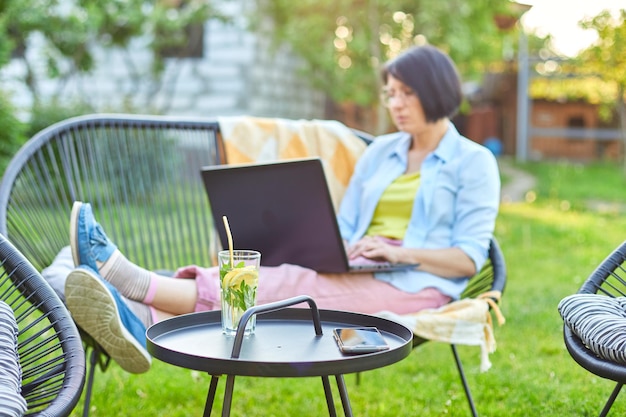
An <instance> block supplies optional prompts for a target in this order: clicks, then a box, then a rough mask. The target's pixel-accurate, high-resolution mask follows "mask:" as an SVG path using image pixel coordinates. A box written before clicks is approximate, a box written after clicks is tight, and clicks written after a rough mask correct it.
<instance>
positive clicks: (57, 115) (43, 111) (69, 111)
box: [26, 99, 93, 137]
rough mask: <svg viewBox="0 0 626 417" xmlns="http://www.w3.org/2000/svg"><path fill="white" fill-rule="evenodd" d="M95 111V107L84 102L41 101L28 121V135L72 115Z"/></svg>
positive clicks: (34, 107) (33, 109)
mask: <svg viewBox="0 0 626 417" xmlns="http://www.w3.org/2000/svg"><path fill="white" fill-rule="evenodd" d="M88 113H93V109H92V108H91V107H90V106H89V105H88V104H87V103H82V102H65V101H64V102H60V101H59V100H57V99H53V100H50V101H46V102H44V101H39V102H37V103H36V104H35V106H33V108H32V111H31V116H30V121H29V123H28V130H27V131H26V135H27V137H32V136H34V135H35V134H36V133H38V132H40V131H42V130H43V129H45V128H47V127H49V126H51V125H53V124H55V123H57V122H60V121H62V120H65V119H69V118H70V117H75V116H81V115H84V114H88Z"/></svg>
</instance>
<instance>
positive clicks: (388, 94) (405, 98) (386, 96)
mask: <svg viewBox="0 0 626 417" xmlns="http://www.w3.org/2000/svg"><path fill="white" fill-rule="evenodd" d="M416 98H417V95H416V94H415V91H413V90H406V91H403V90H400V91H394V90H385V89H383V90H382V91H381V93H380V102H381V103H382V105H383V106H385V107H389V106H390V105H391V104H392V102H394V101H395V102H399V100H400V101H402V103H404V104H407V103H410V102H411V101H412V100H415V99H416Z"/></svg>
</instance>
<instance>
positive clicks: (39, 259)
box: [0, 114, 223, 417]
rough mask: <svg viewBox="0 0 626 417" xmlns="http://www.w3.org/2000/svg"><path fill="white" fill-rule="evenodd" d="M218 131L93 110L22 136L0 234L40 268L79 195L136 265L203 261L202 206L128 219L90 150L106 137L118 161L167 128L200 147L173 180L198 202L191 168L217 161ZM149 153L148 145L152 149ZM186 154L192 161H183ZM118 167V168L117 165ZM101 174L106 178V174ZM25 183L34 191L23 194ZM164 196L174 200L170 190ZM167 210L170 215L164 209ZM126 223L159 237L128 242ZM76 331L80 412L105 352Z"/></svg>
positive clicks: (59, 243)
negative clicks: (83, 369)
mask: <svg viewBox="0 0 626 417" xmlns="http://www.w3.org/2000/svg"><path fill="white" fill-rule="evenodd" d="M218 131H219V125H218V123H217V122H216V121H215V120H212V119H203V118H175V117H167V116H147V115H125V114H94V115H86V116H80V117H75V118H71V119H67V120H64V121H61V122H59V123H56V124H54V125H52V126H50V127H48V128H46V129H44V130H42V131H41V132H39V133H38V134H36V135H35V136H33V137H32V138H31V139H30V140H29V141H28V142H26V143H25V144H24V145H23V146H22V147H21V148H20V150H19V151H18V152H17V153H16V155H15V156H14V157H13V158H12V160H11V161H10V163H9V165H8V166H7V168H6V170H5V172H4V175H3V177H2V181H1V182H0V234H3V235H4V236H7V238H9V239H11V242H12V243H13V244H14V245H15V246H16V247H17V248H18V249H19V250H20V251H21V252H22V253H24V254H25V256H27V257H28V259H29V260H30V261H31V262H32V264H33V265H34V266H35V268H36V269H37V270H39V271H42V270H43V269H44V268H45V267H47V266H49V265H50V264H51V263H52V261H53V260H54V258H55V256H56V255H57V254H58V253H59V251H60V250H61V249H62V248H63V247H64V246H67V245H68V244H69V213H70V211H71V207H72V204H73V202H74V201H76V200H81V201H87V202H90V203H91V204H92V206H93V207H94V210H95V211H96V213H97V215H98V216H99V219H100V221H101V223H102V224H103V225H104V227H105V229H106V230H107V233H108V234H109V236H110V237H112V239H113V240H114V241H115V242H116V244H117V245H118V247H119V248H120V249H121V250H122V251H123V252H124V253H125V254H126V255H127V256H129V257H130V258H131V259H138V258H141V259H143V260H144V261H143V262H142V264H143V265H145V266H146V267H147V268H149V269H155V270H168V271H173V270H175V269H176V268H178V267H180V266H181V265H186V264H190V263H198V264H207V265H208V264H210V263H211V256H210V253H213V252H215V248H214V247H213V245H214V244H215V241H216V239H215V235H214V233H213V231H212V230H211V229H212V228H211V226H210V222H211V220H210V218H209V217H210V216H206V215H205V213H202V212H199V213H193V214H189V215H188V216H186V217H184V216H183V215H177V214H178V212H181V210H177V209H176V208H175V206H174V205H172V206H170V209H169V210H168V211H166V212H163V211H162V210H161V211H160V212H156V210H154V211H153V212H150V210H153V207H150V205H149V204H146V208H145V211H146V212H145V213H144V214H145V215H143V216H137V217H139V218H132V217H131V216H130V213H129V211H128V210H127V209H126V208H127V204H128V201H129V200H130V199H132V198H133V197H134V196H133V195H132V193H129V192H126V193H125V194H124V195H121V196H119V197H120V198H118V199H115V198H114V196H112V195H110V192H108V190H107V189H104V188H102V187H99V186H98V185H99V184H98V182H99V180H100V179H101V178H102V177H103V175H102V166H103V165H101V164H105V163H107V161H104V162H103V161H101V158H106V156H103V155H95V154H96V151H95V149H96V148H97V146H103V145H102V144H103V141H104V142H106V143H108V142H110V144H109V145H107V146H109V147H110V149H111V152H114V153H115V155H114V156H112V155H108V156H109V157H110V158H112V159H114V160H121V159H122V158H124V157H125V156H126V154H127V153H128V151H127V149H128V148H127V147H128V146H129V144H130V141H131V140H133V141H134V140H137V141H146V140H148V141H150V142H149V143H150V144H151V147H152V144H154V147H157V146H165V145H164V143H165V142H166V141H167V140H170V136H172V135H174V136H176V138H177V139H179V140H180V141H182V142H184V143H185V144H188V143H191V142H193V146H197V147H201V149H200V151H196V152H191V153H190V154H189V155H188V154H186V155H185V156H184V158H185V161H184V163H187V165H188V166H184V167H183V168H185V169H187V170H194V171H193V172H190V173H187V175H188V176H190V177H193V178H192V180H189V181H188V180H187V178H183V179H182V180H181V181H183V180H184V182H185V183H189V191H188V194H194V195H195V196H197V199H196V197H194V201H193V203H194V204H196V205H202V206H206V201H205V200H206V197H205V195H204V193H203V186H202V184H201V179H200V176H199V175H198V174H197V172H199V169H200V167H201V165H203V164H218V163H221V162H222V161H223V150H222V149H221V145H220V138H219V133H218ZM185 146H188V145H185ZM117 147H119V148H120V149H117ZM165 149H166V150H167V148H165ZM194 149H195V148H194ZM152 152H156V151H155V150H154V149H152ZM161 154H163V156H164V157H163V159H167V157H168V156H169V155H168V154H167V152H166V151H161ZM187 159H192V161H191V162H188V161H187ZM138 162H144V161H129V162H127V164H128V165H130V164H131V163H133V164H135V165H136V166H140V165H141V164H140V163H138ZM159 162H163V161H159ZM166 163H169V161H166ZM164 165H165V163H164ZM168 167H169V171H168V172H163V173H160V175H161V181H172V180H171V178H172V177H173V176H174V175H173V174H174V173H173V172H172V171H174V170H175V169H177V167H174V165H166V168H168ZM124 168H125V167H124ZM195 169H197V172H196V171H195ZM49 172H52V175H50V173H49ZM122 174H126V172H124V171H122ZM140 174H141V175H146V176H147V175H148V173H147V172H144V171H140ZM176 174H178V172H176ZM194 174H195V175H194ZM150 175H152V174H150ZM108 176H111V175H110V174H109V175H108ZM104 177H105V178H104V179H108V178H106V177H107V175H104ZM146 180H147V178H145V177H143V178H141V181H136V182H139V183H143V182H145V181H146ZM29 187H31V188H33V189H36V190H39V191H41V193H38V194H36V195H31V194H32V193H31V194H29V191H28V188H29ZM172 188H175V189H176V190H177V193H178V194H180V193H182V192H183V191H181V188H183V187H182V186H181V184H180V182H179V183H177V185H174V186H172ZM24 189H26V191H24ZM44 191H46V192H45V193H44ZM184 192H187V191H184ZM188 194H185V198H188V197H187V195H188ZM115 197H118V196H115ZM171 200H175V197H172V199H171ZM40 207H45V210H47V211H50V212H53V213H55V217H54V218H43V217H40V216H41V214H40V211H41V210H40ZM171 213H174V215H173V216H171V215H170V214H171ZM170 217H171V218H172V219H170ZM183 217H184V218H183ZM166 218H167V219H168V220H171V222H170V223H171V224H173V225H170V227H169V228H165V227H162V225H161V224H159V223H158V222H159V221H161V220H158V219H166ZM181 224H187V225H188V226H189V225H193V226H189V227H187V229H193V235H192V236H185V235H184V232H183V231H181V228H178V227H177V226H179V225H181ZM132 227H135V228H136V230H138V232H137V233H136V235H138V236H159V237H160V239H159V240H160V241H159V242H153V241H151V239H149V238H146V239H145V240H144V241H143V242H142V243H141V244H136V242H135V241H133V236H130V234H129V233H127V230H128V229H129V228H132ZM185 239H186V240H185ZM154 240H156V239H154ZM182 240H184V243H185V244H186V245H187V246H191V245H193V246H194V247H195V248H196V254H198V255H197V256H196V257H194V262H191V261H190V259H186V258H184V256H185V255H184V254H185V250H184V249H183V248H181V247H180V246H181V245H178V244H177V242H181V241H182ZM79 331H80V333H81V337H82V339H83V343H84V351H85V355H86V356H88V357H89V360H88V363H89V365H88V375H87V380H86V387H85V395H84V407H83V416H85V417H86V416H88V415H89V408H90V402H91V395H92V392H93V383H94V377H95V374H96V370H97V368H100V370H101V371H102V372H105V371H106V370H107V369H108V366H109V364H110V359H111V358H110V356H109V355H108V354H107V353H106V351H105V350H104V349H103V348H102V347H101V346H100V345H99V344H98V343H96V342H95V340H93V338H91V337H90V336H89V335H88V334H87V333H86V332H83V331H82V330H80V328H79Z"/></svg>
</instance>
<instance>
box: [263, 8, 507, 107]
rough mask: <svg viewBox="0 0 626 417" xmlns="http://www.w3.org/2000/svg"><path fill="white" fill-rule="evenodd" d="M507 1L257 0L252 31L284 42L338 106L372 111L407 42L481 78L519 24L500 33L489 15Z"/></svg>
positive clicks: (468, 77) (466, 76)
mask: <svg viewBox="0 0 626 417" xmlns="http://www.w3.org/2000/svg"><path fill="white" fill-rule="evenodd" d="M510 4H511V3H510V2H509V1H508V0H474V1H472V2H468V1H465V0H450V1H432V0H410V1H409V0H345V1H335V0H301V1H297V2H295V1H292V0H258V7H259V11H260V13H258V14H257V15H256V20H254V23H255V25H254V27H255V29H256V30H259V31H261V32H262V33H265V34H266V35H267V36H268V37H269V38H271V39H272V40H273V42H274V44H275V45H276V46H277V47H279V46H283V45H284V44H287V45H289V46H290V47H291V48H292V50H293V51H294V52H295V53H296V54H297V55H299V56H300V57H302V58H303V60H304V61H305V62H306V68H305V69H304V70H303V72H304V73H305V75H306V77H307V79H309V80H310V81H311V82H312V84H313V85H314V86H315V87H316V88H319V89H321V90H322V91H324V92H326V93H327V94H329V95H330V96H331V98H332V99H333V100H335V101H336V102H340V103H341V102H353V103H356V104H358V105H362V106H373V105H375V104H376V103H377V102H378V92H379V88H380V82H381V81H380V75H379V74H380V68H381V66H382V64H383V63H384V62H385V61H387V60H388V59H390V58H392V57H394V56H395V55H397V54H398V53H400V52H401V51H402V50H403V49H406V48H407V47H408V46H410V45H414V44H423V43H426V42H428V43H430V44H432V45H435V46H437V47H440V48H441V49H444V50H445V51H446V52H448V53H449V54H450V56H451V57H452V59H453V60H454V61H455V62H456V64H457V66H458V68H459V72H460V73H461V74H462V76H463V78H464V79H465V80H471V79H477V78H479V77H480V76H481V75H482V74H483V73H484V72H485V69H486V67H487V66H488V65H489V64H490V63H492V62H495V61H502V57H503V50H504V49H506V48H505V46H506V45H508V44H511V38H510V37H512V39H516V35H515V34H516V33H517V32H516V31H517V27H516V26H514V27H513V28H511V29H509V30H507V31H502V30H500V29H498V27H497V26H496V24H495V22H494V16H496V15H499V14H505V15H506V14H509V15H510V14H512V13H516V12H515V11H512V10H510V7H511V6H510ZM518 13H519V12H518ZM516 17H519V16H514V18H516ZM253 19H254V18H253Z"/></svg>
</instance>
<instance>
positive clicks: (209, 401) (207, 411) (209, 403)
mask: <svg viewBox="0 0 626 417" xmlns="http://www.w3.org/2000/svg"><path fill="white" fill-rule="evenodd" d="M218 380H219V376H216V375H211V385H209V393H208V394H207V396H206V404H205V405H204V414H203V416H204V417H210V416H211V411H212V410H213V401H215V391H216V390H217V382H218Z"/></svg>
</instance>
